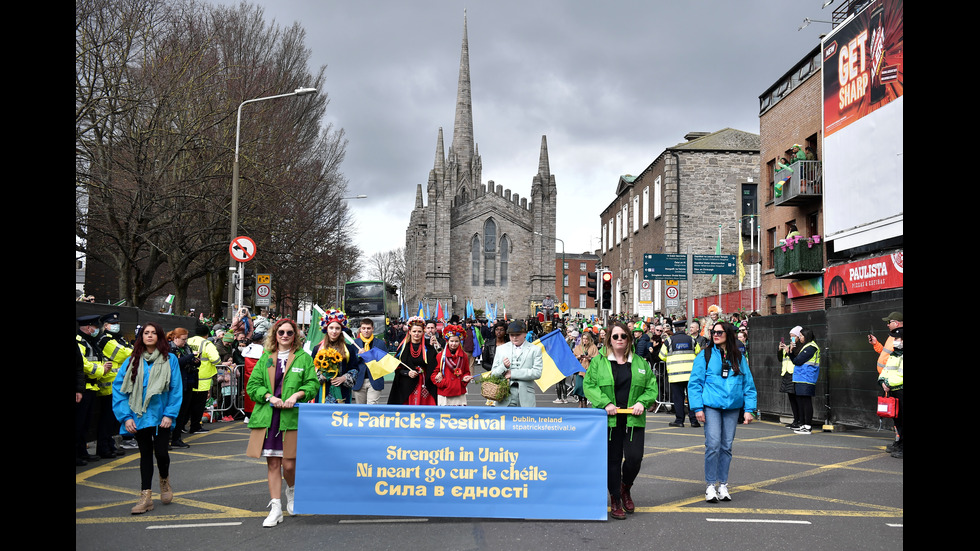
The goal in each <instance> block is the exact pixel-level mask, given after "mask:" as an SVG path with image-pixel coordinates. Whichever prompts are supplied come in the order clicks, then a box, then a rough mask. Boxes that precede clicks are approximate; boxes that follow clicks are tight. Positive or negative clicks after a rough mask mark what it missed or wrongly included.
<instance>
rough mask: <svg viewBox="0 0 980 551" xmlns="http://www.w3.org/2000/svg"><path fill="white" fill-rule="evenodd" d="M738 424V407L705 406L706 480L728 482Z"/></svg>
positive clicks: (709, 482) (709, 481)
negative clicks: (733, 442)
mask: <svg viewBox="0 0 980 551" xmlns="http://www.w3.org/2000/svg"><path fill="white" fill-rule="evenodd" d="M736 425H738V410H737V409H715V408H710V407H707V406H705V408H704V481H705V482H707V483H708V484H714V483H716V482H720V483H722V484H728V468H729V466H731V464H732V441H734V440H735V427H736Z"/></svg>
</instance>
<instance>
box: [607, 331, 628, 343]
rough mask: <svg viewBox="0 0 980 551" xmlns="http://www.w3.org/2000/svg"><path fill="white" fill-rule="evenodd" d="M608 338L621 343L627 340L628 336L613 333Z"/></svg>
mask: <svg viewBox="0 0 980 551" xmlns="http://www.w3.org/2000/svg"><path fill="white" fill-rule="evenodd" d="M609 338H610V339H612V340H614V341H621V340H625V339H628V338H629V336H627V335H626V334H625V333H613V334H612V335H609Z"/></svg>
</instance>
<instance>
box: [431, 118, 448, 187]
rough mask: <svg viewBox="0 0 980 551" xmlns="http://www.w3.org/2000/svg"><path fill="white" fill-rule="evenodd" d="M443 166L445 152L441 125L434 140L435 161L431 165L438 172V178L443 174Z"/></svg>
mask: <svg viewBox="0 0 980 551" xmlns="http://www.w3.org/2000/svg"><path fill="white" fill-rule="evenodd" d="M445 167H446V153H445V151H444V150H443V147H442V127H441V126H440V127H439V138H438V140H436V162H435V165H433V168H434V169H435V171H436V174H438V175H439V176H440V178H441V177H442V175H443V174H445ZM439 183H440V184H441V183H442V181H440V182H439Z"/></svg>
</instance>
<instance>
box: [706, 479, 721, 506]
mask: <svg viewBox="0 0 980 551" xmlns="http://www.w3.org/2000/svg"><path fill="white" fill-rule="evenodd" d="M704 500H705V501H707V502H708V503H718V492H717V491H715V485H714V484H709V485H708V489H707V490H705V491H704Z"/></svg>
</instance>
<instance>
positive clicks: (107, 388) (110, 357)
mask: <svg viewBox="0 0 980 551" xmlns="http://www.w3.org/2000/svg"><path fill="white" fill-rule="evenodd" d="M99 322H100V323H101V325H102V331H101V332H100V336H99V338H98V341H97V347H98V350H99V351H100V352H101V353H102V356H103V357H104V358H105V359H106V361H107V362H109V363H111V367H110V368H109V369H108V370H107V371H106V373H105V374H104V375H103V376H102V377H100V378H99V390H98V392H97V397H96V399H95V406H94V407H95V408H96V409H97V410H98V412H99V425H98V432H97V439H96V446H95V452H96V453H97V454H98V455H99V457H101V458H102V459H112V458H115V457H120V456H123V455H126V452H125V451H123V450H121V449H117V448H116V442H115V440H114V439H113V436H114V435H116V434H119V421H117V420H116V416H115V415H114V414H113V413H112V381H114V380H115V379H116V374H117V373H118V372H119V368H120V367H122V364H123V362H125V361H126V359H127V358H129V356H130V354H132V353H133V349H132V348H131V347H129V346H127V343H126V339H124V338H123V337H122V334H121V326H120V324H121V320H120V319H119V312H112V313H111V314H106V315H104V316H102V317H101V318H99Z"/></svg>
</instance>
